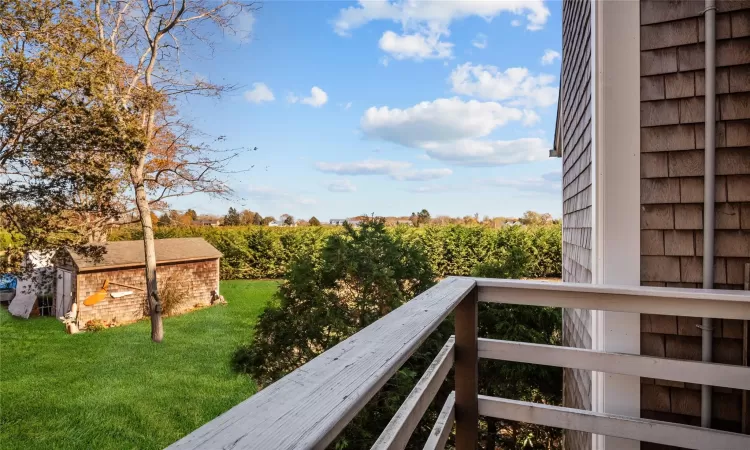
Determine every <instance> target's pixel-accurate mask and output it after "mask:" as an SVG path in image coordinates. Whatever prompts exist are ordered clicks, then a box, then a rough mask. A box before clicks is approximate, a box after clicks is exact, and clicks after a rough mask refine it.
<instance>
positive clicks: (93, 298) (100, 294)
mask: <svg viewBox="0 0 750 450" xmlns="http://www.w3.org/2000/svg"><path fill="white" fill-rule="evenodd" d="M108 287H109V279H107V280H104V284H103V285H102V288H101V289H99V290H98V291H96V292H94V293H93V294H91V295H89V296H88V297H86V300H84V301H83V304H84V305H86V306H93V305H96V304H97V303H99V302H100V301H102V300H104V299H105V298H107V288H108Z"/></svg>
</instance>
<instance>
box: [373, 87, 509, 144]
mask: <svg viewBox="0 0 750 450" xmlns="http://www.w3.org/2000/svg"><path fill="white" fill-rule="evenodd" d="M522 118H523V112H522V111H521V110H520V109H516V108H509V107H505V106H502V105H500V104H499V103H495V102H479V101H477V100H470V101H463V100H461V99H459V98H457V97H454V98H443V99H437V100H435V101H432V102H422V103H419V104H417V105H414V106H412V107H410V108H406V109H399V108H389V107H387V106H383V107H380V108H376V107H371V108H369V109H367V111H365V114H364V116H362V119H361V120H360V126H361V128H362V131H363V132H364V133H365V135H367V136H369V137H373V138H379V139H383V140H385V141H390V142H395V143H397V144H401V145H405V146H408V147H423V146H425V145H427V144H429V143H431V142H444V141H454V140H459V139H467V138H476V137H483V136H487V135H488V134H490V133H491V132H492V131H493V130H494V129H495V128H497V127H499V126H502V125H505V124H506V123H508V122H509V121H513V120H521V119H522Z"/></svg>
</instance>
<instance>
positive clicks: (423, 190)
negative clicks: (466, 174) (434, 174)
mask: <svg viewBox="0 0 750 450" xmlns="http://www.w3.org/2000/svg"><path fill="white" fill-rule="evenodd" d="M461 190H463V189H462V188H461V187H458V186H455V185H450V184H427V185H423V186H416V187H413V188H410V189H408V191H409V192H413V193H415V194H439V193H443V192H456V191H461Z"/></svg>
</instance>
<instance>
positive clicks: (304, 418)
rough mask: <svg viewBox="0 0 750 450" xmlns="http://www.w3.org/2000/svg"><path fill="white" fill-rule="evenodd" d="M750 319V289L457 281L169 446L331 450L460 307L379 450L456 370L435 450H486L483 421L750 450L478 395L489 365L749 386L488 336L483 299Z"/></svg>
mask: <svg viewBox="0 0 750 450" xmlns="http://www.w3.org/2000/svg"><path fill="white" fill-rule="evenodd" d="M480 301H484V302H492V303H511V304H525V305H538V306H553V307H563V308H583V309H598V310H606V311H618V312H636V313H649V314H671V315H681V316H691V317H704V316H707V317H716V318H724V319H741V320H749V319H750V296H748V295H747V294H746V293H742V292H741V291H719V290H699V289H666V288H651V287H619V286H596V285H581V284H568V283H543V282H531V281H518V280H496V279H481V278H460V277H451V278H447V279H445V280H443V281H442V282H440V283H439V284H437V285H436V286H434V287H433V288H431V289H429V290H428V291H426V292H424V293H423V294H421V295H419V296H417V297H416V298H414V299H413V300H412V301H410V302H408V303H406V304H405V305H403V306H401V307H400V308H398V309H396V310H395V311H393V312H391V313H390V314H388V315H387V316H385V317H383V318H381V319H380V320H378V321H377V322H375V323H373V324H372V325H370V326H369V327H367V328H365V329H363V330H361V331H360V332H358V333H356V334H355V335H353V336H351V337H350V338H349V339H347V340H345V341H343V342H341V343H339V344H338V345H336V346H335V347H333V348H331V349H330V350H328V351H326V352H325V353H323V354H321V355H320V356H318V357H317V358H315V359H314V360H312V361H310V362H309V363H307V364H305V365H303V366H302V367H300V368H298V369H297V370H295V371H294V372H292V373H290V374H289V375H287V376H286V377H284V378H282V379H280V380H279V381H277V382H276V383H274V384H272V385H271V386H268V387H267V388H266V389H264V390H262V391H260V392H259V393H257V394H256V395H254V396H252V397H251V398H249V399H248V400H245V401H244V402H242V403H240V404H239V405H237V406H235V407H234V408H232V409H230V410H229V411H227V412H226V413H224V414H222V415H221V416H219V417H217V418H216V419H214V420H212V421H211V422H209V423H207V424H205V425H203V426H202V427H200V428H198V429H197V430H195V431H194V432H192V433H190V434H189V435H188V436H185V437H184V438H182V439H180V440H179V441H177V442H175V443H174V444H172V445H171V446H170V447H169V448H170V449H263V450H266V449H307V448H315V449H317V448H325V447H326V446H327V445H328V444H330V443H331V442H332V441H333V440H334V439H335V438H336V436H338V434H339V433H340V432H341V431H342V430H343V429H344V427H345V426H346V425H347V424H348V423H349V422H350V421H351V420H352V418H354V416H355V415H356V414H357V413H358V412H359V411H360V410H361V409H362V408H363V407H364V406H365V405H366V404H367V402H368V401H369V400H370V399H371V398H372V397H373V395H375V393H377V392H378V390H379V389H380V388H381V387H382V386H383V385H384V384H385V383H386V381H388V379H389V378H390V377H391V376H392V375H393V374H394V373H395V372H396V371H397V370H398V368H399V367H401V365H402V364H403V363H404V362H405V361H406V360H407V359H408V358H409V357H410V356H411V355H412V354H413V353H414V351H415V350H416V349H417V348H419V346H420V345H421V344H422V342H424V340H425V339H426V338H427V337H428V336H429V334H430V333H431V332H432V331H434V330H435V328H437V326H438V325H439V324H440V323H441V322H442V321H443V320H444V319H445V318H446V317H447V316H448V315H449V314H450V313H451V312H453V311H455V329H456V331H455V337H454V338H451V339H450V340H448V342H446V344H445V346H444V347H443V348H442V350H441V351H440V352H439V353H438V355H437V357H436V358H435V360H434V361H433V363H432V364H431V365H430V367H429V368H428V369H427V370H426V372H425V374H424V375H423V376H422V378H421V379H420V380H419V381H418V382H417V384H416V385H415V387H414V389H413V390H412V392H411V393H410V394H409V396H408V397H407V398H406V400H405V401H404V403H403V404H402V406H401V408H400V409H399V410H398V412H397V413H396V414H395V416H394V417H393V419H392V420H391V422H390V423H389V424H388V425H387V426H386V428H385V430H384V431H383V433H382V434H381V436H380V438H379V439H378V440H377V442H376V443H375V445H374V446H373V449H378V450H381V449H403V448H405V447H406V445H407V443H408V442H409V439H410V437H411V434H412V432H413V431H414V429H415V428H416V426H417V424H418V423H419V420H420V419H421V418H422V416H423V414H424V412H425V411H426V410H427V407H428V406H429V404H430V403H431V402H432V401H433V399H434V397H435V394H436V393H437V391H438V389H439V387H440V386H441V384H442V383H443V382H444V380H445V378H446V375H447V374H448V372H449V370H450V369H451V368H452V367H453V368H454V370H455V377H454V378H455V386H454V390H455V392H454V393H451V395H450V396H449V397H448V399H447V400H446V401H445V404H444V405H443V408H442V410H441V412H440V415H439V416H438V419H437V421H436V422H435V425H434V427H433V430H432V433H431V434H430V436H429V438H428V440H427V442H426V443H425V446H424V448H425V449H438V448H444V447H445V445H446V442H447V440H448V438H449V436H450V434H451V432H452V431H453V429H454V425H455V444H456V448H457V449H459V450H468V449H473V448H476V444H477V430H478V420H479V416H480V415H484V416H489V417H495V418H500V419H508V420H519V421H524V422H528V423H535V424H540V425H549V426H555V427H561V428H567V429H571V430H579V431H587V432H592V433H596V434H605V435H611V436H616V437H624V438H632V437H634V436H637V437H638V439H640V440H644V441H649V442H655V443H661V444H669V445H678V446H681V447H685V448H692V449H717V448H721V449H726V450H731V449H737V450H739V449H743V450H745V449H749V448H750V436H748V435H743V434H738V433H728V432H724V431H717V430H711V429H705V428H698V427H691V426H687V425H680V424H673V423H668V422H660V421H655V420H646V419H640V418H633V417H623V416H616V415H611V414H604V413H595V412H591V411H582V410H576V409H570V408H562V407H557V406H549V405H541V404H534V403H528V402H520V401H515V400H508V399H501V398H494V397H486V396H481V395H478V392H477V386H478V379H477V365H478V361H479V358H491V359H502V360H507V361H517V362H524V363H532V364H543V365H554V366H560V367H568V368H576V369H586V370H594V371H601V372H608V373H618V374H626V375H634V376H641V377H649V378H659V379H666V380H674V381H683V382H690V383H697V384H708V385H713V386H722V387H728V388H735V389H750V368H748V367H742V366H728V365H723V364H713V363H704V362H696V361H681V360H672V359H666V358H654V357H646V356H638V355H626V354H617V353H607V352H599V351H593V350H582V349H574V348H567V347H555V346H549V345H538V344H528V343H522V342H508V341H500V340H493V339H483V338H479V337H478V336H477V303H478V302H480Z"/></svg>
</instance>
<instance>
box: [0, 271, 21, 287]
mask: <svg viewBox="0 0 750 450" xmlns="http://www.w3.org/2000/svg"><path fill="white" fill-rule="evenodd" d="M17 284H18V280H17V279H16V277H14V276H13V275H10V274H7V273H5V274H2V275H0V289H15V288H16V285H17Z"/></svg>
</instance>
